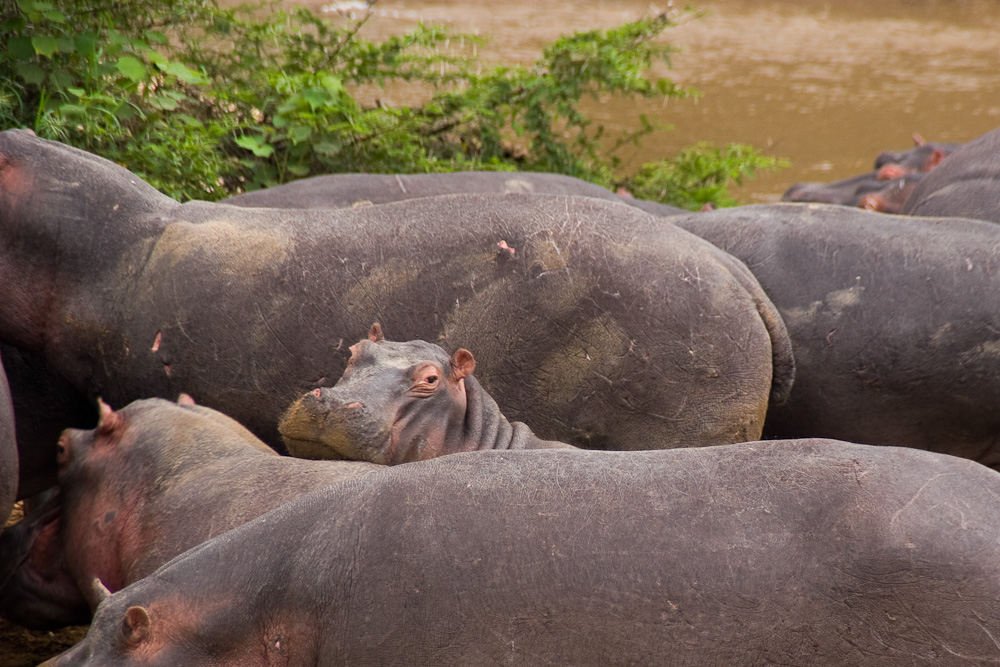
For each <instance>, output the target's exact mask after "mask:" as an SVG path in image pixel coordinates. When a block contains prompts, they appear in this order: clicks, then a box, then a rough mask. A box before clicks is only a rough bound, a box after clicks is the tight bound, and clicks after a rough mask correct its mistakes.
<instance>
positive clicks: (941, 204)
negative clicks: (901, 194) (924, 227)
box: [902, 130, 1000, 222]
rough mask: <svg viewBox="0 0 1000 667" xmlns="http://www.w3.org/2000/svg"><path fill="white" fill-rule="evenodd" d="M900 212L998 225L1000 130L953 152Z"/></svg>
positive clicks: (919, 187)
mask: <svg viewBox="0 0 1000 667" xmlns="http://www.w3.org/2000/svg"><path fill="white" fill-rule="evenodd" d="M902 212H903V213H905V214H907V215H924V216H934V217H941V216H948V217H960V218H976V219H978V220H989V221H991V222H1000V130H993V131H992V132H988V133H986V134H984V135H983V136H981V137H977V138H976V139H973V140H972V141H970V142H969V143H967V144H965V145H964V146H962V147H961V148H959V149H958V150H957V151H955V152H954V153H953V154H952V155H951V156H950V157H949V158H948V159H947V160H946V161H945V162H944V163H943V164H942V165H941V166H940V167H938V168H937V169H935V170H934V171H933V172H932V173H930V174H928V176H927V178H925V179H924V180H923V182H921V183H920V185H919V186H917V189H916V190H914V192H913V194H912V195H911V196H910V198H909V199H908V200H907V202H906V205H905V206H904V207H903V211H902Z"/></svg>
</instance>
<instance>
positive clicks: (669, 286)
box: [0, 130, 1000, 667]
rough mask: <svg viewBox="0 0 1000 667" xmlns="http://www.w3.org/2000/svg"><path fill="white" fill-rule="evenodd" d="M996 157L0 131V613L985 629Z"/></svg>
mask: <svg viewBox="0 0 1000 667" xmlns="http://www.w3.org/2000/svg"><path fill="white" fill-rule="evenodd" d="M998 156H1000V130H998V131H995V132H991V133H989V134H987V135H984V136H983V137H980V138H978V139H975V140H973V141H970V142H968V143H966V144H963V145H958V144H935V143H929V142H924V141H923V140H919V141H918V146H917V147H916V148H914V149H912V150H910V151H905V152H902V153H883V154H882V155H880V156H879V157H878V158H877V159H876V162H875V168H874V170H873V172H872V173H871V174H866V175H863V176H859V177H856V178H855V179H848V180H849V181H851V182H847V181H841V182H840V183H837V184H827V185H822V184H800V185H796V186H793V187H792V188H791V189H790V190H789V192H788V193H786V196H785V198H786V200H789V201H790V202H794V203H782V204H772V205H755V206H743V207H737V208H733V209H723V210H718V211H710V212H700V213H690V212H686V211H680V210H678V209H673V208H671V207H666V206H661V205H658V204H655V203H653V202H642V201H640V200H634V199H632V198H628V197H620V196H618V195H616V194H613V193H611V192H609V191H607V190H604V189H602V188H598V187H596V186H593V185H591V184H587V183H584V182H582V181H578V180H576V179H572V178H569V177H565V176H554V175H547V174H528V173H502V172H472V173H464V174H439V175H420V176H403V175H362V174H355V175H342V176H337V175H334V176H322V177H317V178H312V179H306V180H304V181H300V182H298V183H292V184H289V185H285V186H279V187H275V188H272V189H269V190H264V191H260V192H255V193H248V194H244V195H238V196H235V197H232V198H230V199H229V200H224V201H222V202H219V203H208V202H188V203H185V204H179V203H177V202H176V201H174V200H172V199H170V198H168V197H166V196H164V195H162V194H161V193H159V192H158V191H156V190H155V189H153V188H152V187H150V186H149V185H147V184H146V183H145V182H143V181H142V180H141V179H140V178H139V177H138V176H136V175H134V174H132V173H131V172H129V171H127V170H126V169H124V168H122V167H120V166H117V165H115V164H113V163H111V162H109V161H107V160H104V159H103V158H100V157H97V156H95V155H92V154H89V153H87V152H84V151H81V150H78V149H75V148H71V147H69V146H66V145H63V144H61V143H58V142H53V141H47V140H43V139H40V138H38V137H36V136H35V135H34V134H32V133H31V132H28V131H23V130H7V131H4V132H0V285H2V286H3V297H2V298H0V359H2V362H3V365H2V366H0V473H2V474H0V502H3V503H5V505H4V506H5V507H7V508H8V509H9V508H10V507H11V506H12V505H13V502H14V500H15V498H18V499H22V498H23V499H26V500H27V503H26V506H27V508H28V510H27V512H26V514H25V517H24V518H23V519H21V520H20V521H19V522H17V523H14V524H12V525H10V526H8V527H7V528H5V529H4V530H3V532H0V616H2V617H3V618H5V619H7V620H9V621H11V622H14V623H16V624H19V625H22V626H25V627H28V628H33V629H39V630H48V629H54V628H59V627H64V626H66V625H70V624H81V623H90V624H91V625H90V629H89V632H88V634H87V636H86V638H85V639H84V640H83V641H82V642H81V643H79V644H78V645H77V646H75V647H74V648H72V649H70V650H69V651H67V652H66V653H64V654H62V655H59V656H56V657H54V658H52V659H51V660H49V661H48V662H46V663H45V664H46V665H52V666H59V667H68V666H75V665H165V666H166V665H261V666H263V665H288V666H292V665H324V666H325V665H341V664H343V665H347V664H364V665H384V664H413V665H423V664H427V665H483V664H500V663H507V664H528V665H542V664H558V665H608V664H622V665H625V664H648V665H653V664H656V665H662V664H698V665H762V664H787V665H861V664H871V665H915V664H935V665H937V664H944V665H950V664H956V665H957V664H963V665H964V664H977V665H978V664H1000V641H998V639H997V638H998V637H1000V634H998V633H1000V562H998V560H997V556H996V554H997V553H998V549H1000V521H997V518H996V517H997V516H1000V475H998V470H1000V409H998V408H1000V226H998V223H1000V189H998V188H1000V157H998ZM904 191H905V193H904ZM886 202H892V203H891V204H889V203H886ZM865 208H867V209H869V210H862V209H865ZM873 211H891V212H892V213H888V214H887V213H875V212H873ZM365 332H367V334H366V333H365ZM359 339H360V340H359ZM4 370H5V371H6V373H4Z"/></svg>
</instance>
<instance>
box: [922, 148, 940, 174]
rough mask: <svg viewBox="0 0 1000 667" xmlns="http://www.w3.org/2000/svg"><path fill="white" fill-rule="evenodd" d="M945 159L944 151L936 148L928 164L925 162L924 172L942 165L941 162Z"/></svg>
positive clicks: (928, 159)
mask: <svg viewBox="0 0 1000 667" xmlns="http://www.w3.org/2000/svg"><path fill="white" fill-rule="evenodd" d="M943 159H944V151H942V150H941V149H940V148H935V149H934V152H933V153H931V156H930V157H929V158H927V162H924V171H930V170H931V169H933V168H934V167H936V166H938V165H939V164H941V160H943Z"/></svg>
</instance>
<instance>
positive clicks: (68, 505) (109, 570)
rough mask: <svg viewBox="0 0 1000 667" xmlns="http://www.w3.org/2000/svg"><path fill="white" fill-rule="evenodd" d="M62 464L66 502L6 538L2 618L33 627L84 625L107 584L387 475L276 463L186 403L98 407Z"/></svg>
mask: <svg viewBox="0 0 1000 667" xmlns="http://www.w3.org/2000/svg"><path fill="white" fill-rule="evenodd" d="M59 467H60V471H59V492H58V495H55V496H53V497H51V498H50V499H49V500H48V501H47V502H46V503H44V504H42V505H41V506H39V507H38V508H36V509H35V510H33V511H32V512H30V513H29V514H28V515H27V516H26V517H25V518H24V519H23V520H22V521H20V522H19V523H17V524H14V525H13V526H12V527H10V528H7V529H6V530H4V531H3V533H0V615H2V616H4V617H5V618H7V619H8V620H11V621H14V622H16V623H20V624H21V625H25V626H28V627H32V628H53V627H59V626H62V625H70V624H75V623H85V622H87V621H88V620H89V619H90V615H91V609H92V608H94V607H96V606H97V604H98V602H100V600H101V599H102V597H103V596H102V587H106V588H107V589H110V591H112V592H113V591H117V590H118V589H120V588H123V587H125V586H127V585H129V584H131V583H132V582H134V581H137V580H139V579H141V578H142V577H145V576H147V575H149V574H150V573H152V572H153V571H154V570H155V569H156V568H157V567H159V566H160V565H162V564H163V563H165V562H167V561H168V560H170V559H171V558H173V557H174V556H176V555H177V554H179V553H181V552H183V551H185V550H187V549H189V548H190V547H193V546H195V545H197V544H201V543H202V542H204V541H205V540H208V539H209V538H212V537H214V536H216V535H219V534H221V533H223V532H225V531H227V530H229V529H230V528H233V527H234V526H237V525H240V524H242V523H245V522H247V521H249V520H250V519H252V518H254V517H256V516H258V515H260V514H263V513H265V512H267V511H268V510H271V509H273V508H275V507H277V506H278V505H281V504H282V503H285V502H287V501H289V500H291V499H293V498H296V497H298V496H301V495H303V494H305V493H307V492H309V491H312V490H314V489H318V488H320V487H323V486H327V485H330V484H334V483H338V482H342V481H344V480H347V479H352V478H354V477H357V476H359V475H364V474H367V473H370V472H373V471H376V470H380V469H381V466H377V465H373V464H369V463H360V462H348V461H302V460H300V459H294V458H290V457H287V456H279V455H278V454H277V453H276V452H274V450H272V449H270V448H268V447H267V446H266V445H265V444H264V443H263V442H261V441H260V440H258V439H257V438H255V437H254V436H253V435H252V434H251V433H250V432H249V431H247V430H246V429H245V428H243V427H242V426H240V425H239V424H237V423H236V422H235V421H233V420H232V419H230V418H229V417H226V416H225V415H223V414H221V413H219V412H216V411H215V410H211V409H209V408H205V407H202V406H198V405H194V404H193V402H192V401H191V400H190V399H189V398H187V397H182V398H181V401H180V402H179V403H173V402H170V401H165V400H163V399H159V398H152V399H145V400H140V401H135V402H133V403H131V404H129V405H128V406H126V407H124V408H122V409H121V410H118V411H112V410H111V408H109V407H108V406H107V405H105V404H103V403H101V418H100V423H99V425H98V427H97V428H96V429H93V430H88V431H81V430H76V429H68V430H67V431H66V432H65V433H64V434H63V436H62V438H61V439H60V441H59ZM329 509H330V511H331V513H335V512H336V511H337V510H336V508H335V507H330V508H329ZM95 578H96V579H99V580H100V581H101V582H102V587H99V588H95V587H94V586H93V585H92V583H93V581H94V579H95Z"/></svg>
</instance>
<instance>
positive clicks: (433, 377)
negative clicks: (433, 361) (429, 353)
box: [424, 375, 438, 384]
mask: <svg viewBox="0 0 1000 667" xmlns="http://www.w3.org/2000/svg"><path fill="white" fill-rule="evenodd" d="M424 380H425V382H427V384H434V383H435V382H437V381H438V376H437V375H428V376H427V377H426V378H424Z"/></svg>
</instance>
